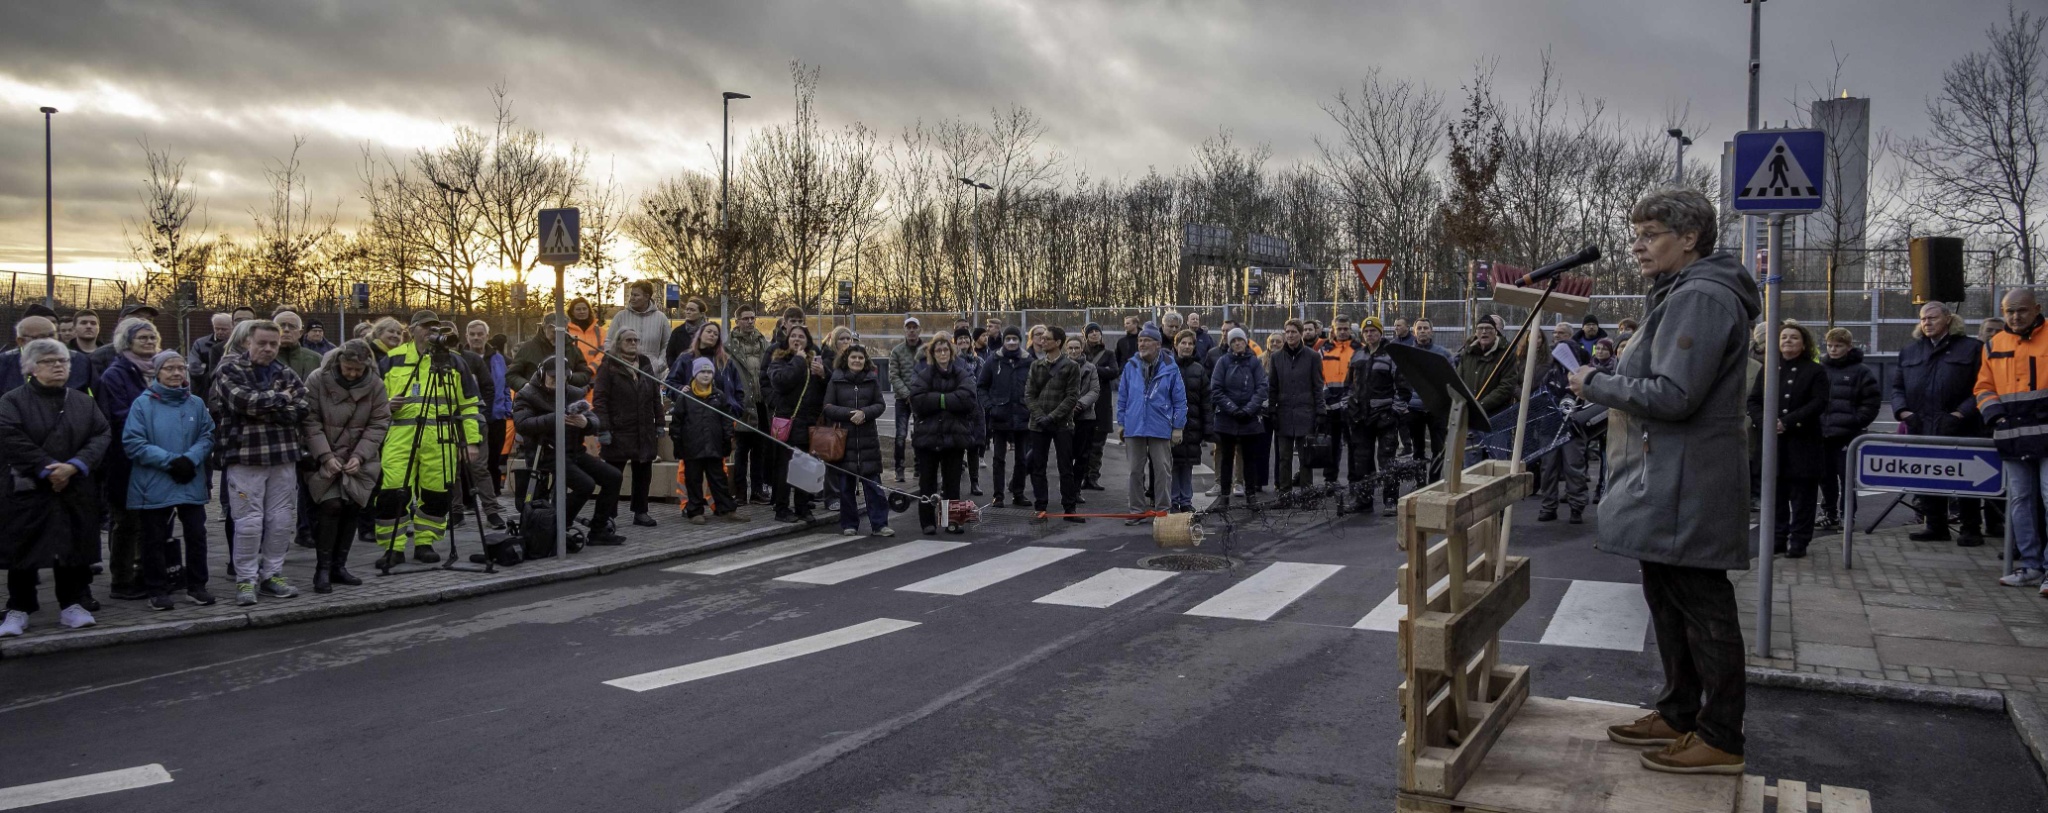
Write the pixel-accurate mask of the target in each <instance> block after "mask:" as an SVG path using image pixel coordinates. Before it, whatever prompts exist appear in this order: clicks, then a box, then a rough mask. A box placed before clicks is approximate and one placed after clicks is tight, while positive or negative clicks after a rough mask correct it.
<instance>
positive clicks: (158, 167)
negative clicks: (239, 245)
mask: <svg viewBox="0 0 2048 813" xmlns="http://www.w3.org/2000/svg"><path fill="white" fill-rule="evenodd" d="M140 143H141V145H142V155H143V159H144V161H145V162H146V163H147V164H148V167H149V169H148V174H146V175H145V176H144V177H143V180H142V191H141V192H140V193H138V197H139V198H140V199H141V201H142V211H143V216H142V219H141V220H140V221H135V220H131V221H129V222H128V229H127V230H128V250H129V252H130V253H132V254H133V255H134V256H135V260H136V261H137V262H139V263H141V264H142V267H143V276H142V288H143V292H144V296H145V297H146V298H148V299H151V300H156V301H163V300H166V299H168V298H169V295H170V294H171V293H173V292H174V291H176V290H177V288H178V285H179V283H182V282H187V281H191V282H194V283H195V284H196V283H197V282H198V281H199V280H200V279H201V278H202V277H204V276H205V274H206V267H207V264H208V261H209V259H210V257H211V255H212V246H211V245H210V244H208V243H207V242H206V238H205V233H206V223H205V215H204V214H203V213H202V214H201V215H200V220H201V222H200V223H198V224H197V225H196V226H195V225H194V224H193V222H192V216H193V214H194V212H195V211H199V196H198V194H197V193H196V192H195V191H194V190H193V189H192V187H191V185H189V184H187V183H185V160H184V159H182V158H179V159H173V158H171V155H170V152H169V151H168V150H158V149H155V148H153V147H151V146H150V145H149V140H148V139H147V138H145V139H142V140H141V142H140Z"/></svg>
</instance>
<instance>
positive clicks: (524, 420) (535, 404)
mask: <svg viewBox="0 0 2048 813" xmlns="http://www.w3.org/2000/svg"><path fill="white" fill-rule="evenodd" d="M540 382H541V380H540V379H538V378H536V379H534V380H532V381H528V382H526V386H524V387H521V388H520V390H519V395H518V396H516V397H514V398H513V399H512V429H513V431H515V432H518V433H519V436H520V437H522V438H525V439H526V442H527V443H528V444H529V445H531V446H532V447H533V448H546V447H553V446H554V445H555V391H554V390H550V389H544V388H542V387H541V385H540ZM581 400H583V388H582V387H570V388H568V389H567V390H564V391H563V392H562V403H563V404H565V405H567V406H568V407H569V408H570V409H572V410H573V409H575V408H576V402H578V401H581ZM584 414H585V415H586V416H588V417H589V418H590V423H589V424H588V425H586V426H582V427H576V426H570V427H568V428H567V430H566V431H567V434H565V435H563V437H564V438H565V439H567V440H568V442H569V448H572V449H574V448H577V447H580V446H582V445H583V438H585V437H587V436H594V435H596V434H597V433H598V432H601V431H604V419H603V418H601V417H599V416H598V414H597V412H596V410H592V411H590V412H586V413H584Z"/></svg>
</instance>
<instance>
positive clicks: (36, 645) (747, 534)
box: [0, 518, 837, 658]
mask: <svg viewBox="0 0 2048 813" xmlns="http://www.w3.org/2000/svg"><path fill="white" fill-rule="evenodd" d="M836 522H837V518H833V519H820V520H818V521H816V522H812V523H809V524H786V523H780V522H777V523H771V524H768V525H763V526H760V527H756V528H750V529H747V530H745V531H741V532H739V533H735V534H732V535H730V536H724V537H719V538H715V539H706V540H702V541H700V542H695V543H686V544H683V545H678V546H676V547H672V548H662V549H658V550H650V551H646V552H644V553H637V554H634V555H631V556H628V557H626V558H624V559H620V560H617V561H613V562H604V563H596V562H593V563H589V564H579V565H576V566H574V567H567V568H562V569H560V570H546V571H530V572H525V573H521V572H518V571H516V570H514V571H512V572H507V573H501V574H499V575H497V576H495V577H493V578H489V579H485V580H482V581H477V582H471V583H468V584H460V585H455V586H452V587H442V588H437V589H433V590H419V591H416V592H411V593H401V594H399V595H395V596H379V597H365V598H363V599H361V600H359V601H348V602H341V603H335V604H326V605H320V606H309V607H298V608H294V607H289V606H287V607H278V608H275V609H261V610H256V611H254V612H248V613H236V614H233V615H225V616H215V617H212V618H193V619H185V620H179V621H166V622H163V623H159V624H143V625H138V626H132V627H121V628H113V629H103V630H100V629H89V630H84V631H82V632H77V633H72V634H67V635H60V636H55V637H35V638H26V639H16V640H9V641H6V642H0V658H25V657H29V656H31V655H48V654H52V653H56V652H70V651H74V650H80V649H97V648H99V647H105V646H114V645H116V644H128V643H136V642H140V641H155V640H161V639H164V638H184V637H187V636H192V635H205V634H208V633H213V632H221V631H224V630H232V629H241V628H244V627H275V626H281V625H284V624H296V623H301V622H306V621H317V620H320V619H323V618H339V617H342V616H349V615H362V614H365V613H373V612H377V611H379V610H388V609H393V608H398V607H415V606H419V605H422V604H437V603H440V602H443V601H454V600H458V599H465V598H473V597H476V596H482V595H489V594H491V593H502V592H505V591H508V590H517V589H519V588H522V587H533V586H535V585H542V584H551V583H554V582H562V581H569V580H572V579H581V578H586V577H590V576H598V575H602V574H606V573H616V572H618V571H621V570H625V569H627V568H633V567H640V566H642V565H648V564H653V563H656V562H662V561H667V560H669V559H681V558H683V557H685V556H695V555H697V554H699V553H705V552H708V551H714V550H719V549H722V548H729V547H733V546H736V545H742V544H746V543H748V542H757V541H760V540H763V539H773V538H775V537H779V536H785V535H793V534H798V533H804V532H808V531H810V530H812V529H815V528H818V527H821V526H825V525H831V524H835V523H836Z"/></svg>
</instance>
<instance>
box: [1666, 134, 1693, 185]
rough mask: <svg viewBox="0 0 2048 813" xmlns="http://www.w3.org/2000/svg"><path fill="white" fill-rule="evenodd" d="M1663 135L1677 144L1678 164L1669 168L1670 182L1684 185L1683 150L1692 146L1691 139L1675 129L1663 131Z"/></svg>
mask: <svg viewBox="0 0 2048 813" xmlns="http://www.w3.org/2000/svg"><path fill="white" fill-rule="evenodd" d="M1664 134H1665V135H1668V136H1671V138H1672V139H1673V140H1675V141H1677V142H1678V163H1677V164H1676V165H1674V166H1673V167H1672V168H1671V182H1672V183H1674V184H1680V183H1685V148H1687V147H1690V146H1692V137H1691V136H1688V135H1686V134H1685V131H1684V130H1681V129H1678V128H1676V127H1673V128H1671V129H1669V130H1665V131H1664Z"/></svg>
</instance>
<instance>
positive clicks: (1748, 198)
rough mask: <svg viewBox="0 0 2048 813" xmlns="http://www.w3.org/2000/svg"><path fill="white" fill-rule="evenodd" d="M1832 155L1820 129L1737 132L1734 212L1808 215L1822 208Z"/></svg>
mask: <svg viewBox="0 0 2048 813" xmlns="http://www.w3.org/2000/svg"><path fill="white" fill-rule="evenodd" d="M1827 154H1828V137H1827V133H1825V132H1822V131H1820V130H1749V131H1745V132H1740V133H1736V134H1735V167H1734V168H1735V173H1734V175H1733V176H1732V177H1733V178H1734V183H1735V187H1734V188H1733V189H1730V190H1729V193H1730V197H1731V198H1732V199H1733V203H1734V206H1735V211H1738V212H1745V213H1748V214H1762V213H1770V212H1783V213H1786V214H1804V213H1806V212H1812V211H1816V210H1818V209H1820V206H1821V193H1822V182H1823V176H1825V175H1826V172H1825V170H1826V168H1827V164H1826V163H1825V161H1826V160H1827Z"/></svg>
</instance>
